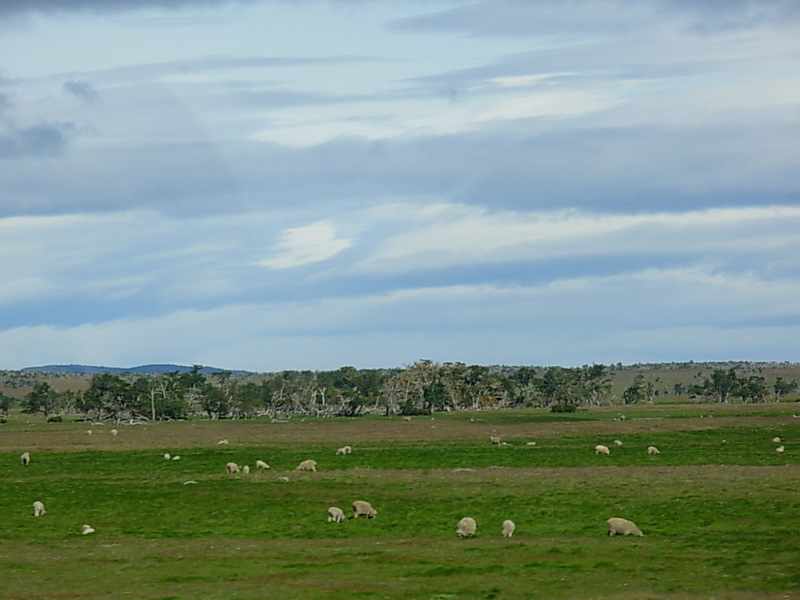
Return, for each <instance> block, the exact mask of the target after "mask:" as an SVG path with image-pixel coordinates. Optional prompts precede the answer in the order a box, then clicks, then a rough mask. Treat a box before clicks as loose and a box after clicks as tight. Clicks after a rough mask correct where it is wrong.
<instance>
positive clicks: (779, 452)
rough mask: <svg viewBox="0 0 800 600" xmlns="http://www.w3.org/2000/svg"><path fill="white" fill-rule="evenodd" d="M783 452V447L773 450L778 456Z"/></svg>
mask: <svg viewBox="0 0 800 600" xmlns="http://www.w3.org/2000/svg"><path fill="white" fill-rule="evenodd" d="M784 450H786V448H784V447H783V446H778V447H777V448H775V452H777V453H778V454H781V453H782V452H783V451H784Z"/></svg>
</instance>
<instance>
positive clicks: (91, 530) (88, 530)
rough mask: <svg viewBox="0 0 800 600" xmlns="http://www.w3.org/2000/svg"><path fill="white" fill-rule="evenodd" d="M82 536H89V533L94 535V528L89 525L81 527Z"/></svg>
mask: <svg viewBox="0 0 800 600" xmlns="http://www.w3.org/2000/svg"><path fill="white" fill-rule="evenodd" d="M82 533H83V535H89V534H90V533H94V527H92V526H91V525H84V526H83V531H82Z"/></svg>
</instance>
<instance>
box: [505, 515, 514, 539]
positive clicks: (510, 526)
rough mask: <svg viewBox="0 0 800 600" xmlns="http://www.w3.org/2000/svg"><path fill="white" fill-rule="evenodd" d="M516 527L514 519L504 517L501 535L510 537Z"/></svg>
mask: <svg viewBox="0 0 800 600" xmlns="http://www.w3.org/2000/svg"><path fill="white" fill-rule="evenodd" d="M516 528H517V526H516V524H515V523H514V521H512V520H510V519H506V520H505V521H503V537H511V536H512V535H514V530H515V529H516Z"/></svg>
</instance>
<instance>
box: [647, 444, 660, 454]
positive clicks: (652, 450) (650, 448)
mask: <svg viewBox="0 0 800 600" xmlns="http://www.w3.org/2000/svg"><path fill="white" fill-rule="evenodd" d="M647 453H648V454H661V452H660V451H659V449H658V448H656V447H655V446H648V447H647Z"/></svg>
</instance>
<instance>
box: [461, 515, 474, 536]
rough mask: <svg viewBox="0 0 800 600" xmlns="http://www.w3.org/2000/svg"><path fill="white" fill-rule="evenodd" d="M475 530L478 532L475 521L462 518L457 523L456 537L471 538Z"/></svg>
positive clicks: (469, 518)
mask: <svg viewBox="0 0 800 600" xmlns="http://www.w3.org/2000/svg"><path fill="white" fill-rule="evenodd" d="M477 530H478V525H477V524H476V523H475V519H473V518H472V517H464V518H463V519H461V520H460V521H459V522H458V528H457V529H456V535H457V536H458V537H471V536H473V535H475V532H476V531H477Z"/></svg>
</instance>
